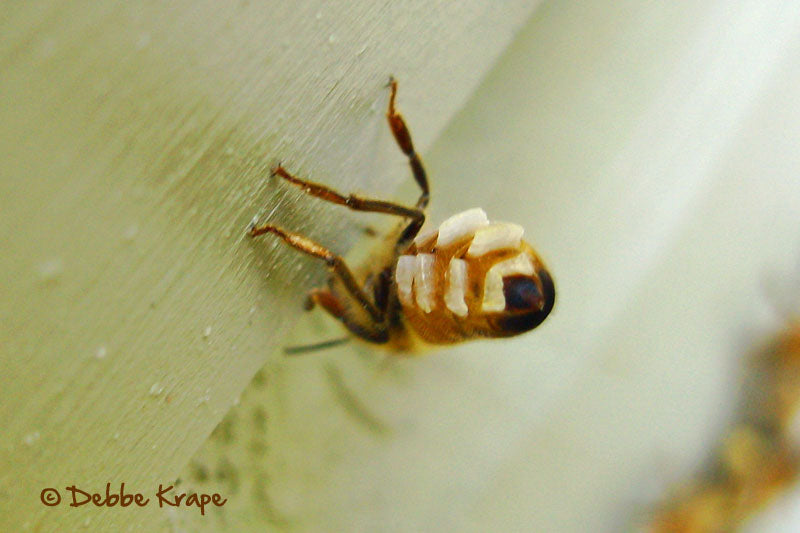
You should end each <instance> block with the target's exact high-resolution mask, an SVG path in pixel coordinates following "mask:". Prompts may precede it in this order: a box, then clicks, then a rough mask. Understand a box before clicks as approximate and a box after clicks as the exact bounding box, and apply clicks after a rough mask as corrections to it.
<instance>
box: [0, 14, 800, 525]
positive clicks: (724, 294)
mask: <svg viewBox="0 0 800 533" xmlns="http://www.w3.org/2000/svg"><path fill="white" fill-rule="evenodd" d="M798 7H800V4H798V3H797V2H778V1H766V2H764V1H761V2H755V1H752V2H751V1H746V2H740V3H737V4H736V6H732V5H731V4H730V3H726V2H721V1H719V2H683V3H679V4H675V5H672V4H670V5H660V4H656V5H654V4H641V3H639V2H633V1H623V2H613V3H612V2H603V1H592V2H550V1H545V2H541V3H535V2H521V1H518V2H509V3H507V4H506V5H504V6H503V7H495V8H487V7H483V6H481V5H480V3H479V2H465V3H463V5H460V6H458V7H457V8H456V7H448V6H439V5H433V6H431V5H426V3H424V2H408V3H392V4H384V5H378V4H374V3H370V5H367V3H363V5H362V3H360V2H349V3H342V4H341V5H336V4H329V3H323V2H308V3H305V4H303V5H302V6H301V7H299V8H292V9H289V8H286V7H282V6H279V5H277V3H276V4H275V5H272V3H267V4H265V5H251V4H241V3H240V4H236V5H233V4H230V5H228V4H212V3H192V4H191V5H190V4H189V3H185V4H184V3H175V4H174V5H172V6H170V7H164V6H155V5H141V6H139V7H136V8H132V7H126V6H123V5H121V4H112V3H108V4H104V5H103V6H99V7H98V6H97V5H94V4H90V3H85V4H78V5H67V4H61V3H59V2H50V3H47V2H44V3H40V4H37V5H36V6H23V5H21V4H20V5H17V4H15V5H14V6H9V8H8V10H7V12H6V14H5V15H4V16H3V17H2V18H0V30H2V31H0V35H2V36H3V37H2V38H1V40H0V52H2V53H0V68H2V71H0V72H2V74H0V89H2V93H3V95H4V96H3V98H2V99H1V100H0V119H1V120H0V160H2V161H3V163H2V164H0V236H1V238H2V243H3V245H4V248H5V250H6V253H5V254H3V257H2V258H0V269H2V271H3V274H4V284H3V287H4V293H5V294H4V296H5V297H4V298H3V302H2V308H0V312H2V326H0V349H2V354H1V355H2V357H1V358H0V383H2V387H0V389H2V392H0V395H1V396H0V397H2V402H0V405H2V407H0V423H2V427H4V428H6V429H5V431H4V433H3V435H0V446H2V448H0V449H2V453H1V454H0V506H1V507H0V511H2V512H0V525H4V526H5V527H4V529H9V530H20V529H30V530H41V531H50V530H56V529H57V528H58V527H59V526H60V527H68V526H74V527H73V528H77V527H84V528H86V529H88V530H98V531H104V530H109V531H111V530H120V529H123V528H124V527H129V528H131V529H136V528H139V529H142V528H143V529H147V530H153V529H157V528H161V529H163V530H165V531H222V530H228V531H248V530H259V531H261V530H264V529H267V530H270V529H272V530H292V531H559V532H560V531H564V532H572V531H575V532H578V531H628V530H657V528H658V527H662V528H663V529H662V530H664V531H714V530H730V529H732V528H736V527H742V528H745V530H747V531H787V530H792V529H793V528H794V527H797V524H798V523H800V504H798V502H800V492H798V491H797V489H796V488H795V486H794V472H795V470H796V468H797V463H796V461H795V451H794V450H795V447H794V445H793V439H792V437H791V435H792V428H793V425H792V422H793V419H792V415H793V406H794V402H793V400H794V396H793V391H794V390H796V389H795V388H794V382H793V380H792V377H793V376H796V375H797V372H798V370H797V368H796V366H797V365H796V364H793V357H795V358H797V357H800V355H799V354H798V350H797V347H796V344H792V341H791V339H793V338H794V337H793V336H792V335H796V331H797V330H796V327H797V326H796V325H793V324H795V323H794V322H793V320H794V318H796V313H797V311H798V309H800V267H798V265H800V232H799V231H798V228H799V227H800V226H799V225H798V220H800V204H799V203H798V199H800V180H798V179H797V177H796V174H797V172H798V170H799V169H800V152H798V151H797V149H796V146H797V140H798V139H800V106H798V104H797V98H796V91H797V90H796V88H797V86H798V83H800V9H798ZM389 74H393V75H394V76H395V77H397V78H398V79H399V80H400V93H399V106H400V109H401V111H402V112H403V114H404V115H405V117H406V120H407V121H408V123H409V126H410V128H411V131H412V133H413V134H414V136H415V140H416V141H417V144H418V146H420V148H421V149H420V151H421V153H422V154H423V159H424V161H425V163H426V165H427V168H428V172H429V176H430V179H431V183H432V202H431V208H430V211H429V213H430V216H431V218H432V219H433V220H434V221H436V222H438V221H441V220H443V219H444V218H446V217H447V216H449V215H450V214H452V213H454V212H457V211H461V210H464V209H467V208H470V207H475V206H480V207H483V208H484V209H485V210H486V212H487V213H488V215H489V217H490V218H494V219H501V220H509V221H514V222H517V223H519V224H521V225H523V226H524V227H525V230H526V238H527V240H529V242H531V243H532V244H533V245H534V247H535V248H536V249H537V250H538V251H539V252H540V254H541V255H542V256H543V258H544V259H545V261H547V263H548V266H549V267H550V270H551V272H552V273H553V275H554V278H555V281H556V284H557V289H558V300H557V307H556V309H555V311H554V313H553V314H552V315H551V316H550V317H549V318H548V320H547V322H546V323H545V324H544V325H543V326H541V327H540V328H538V329H537V330H535V331H534V332H532V333H530V334H528V335H525V336H522V337H519V338H515V339H511V340H507V341H479V342H474V343H469V344H464V345H463V346H461V345H460V346H455V347H451V348H446V349H441V350H438V351H435V352H433V353H431V354H430V355H428V356H426V357H423V358H416V359H392V358H386V357H385V356H384V355H383V354H381V353H378V352H375V351H373V350H371V349H370V348H369V347H365V346H362V345H358V344H349V345H346V346H343V347H340V348H337V349H333V350H330V351H326V352H323V353H320V354H316V355H309V356H306V357H299V358H284V357H283V355H282V352H281V348H282V347H283V346H286V345H292V344H301V343H305V342H313V341H316V340H326V339H329V338H333V337H336V336H339V334H340V329H339V327H338V325H337V324H335V323H332V322H331V321H329V320H327V319H326V318H325V317H323V316H321V314H320V313H314V314H311V315H303V314H302V310H301V307H302V300H303V295H304V293H305V292H306V291H307V290H308V289H309V288H311V287H313V286H315V285H316V284H319V283H321V282H322V281H323V280H324V278H325V272H324V269H323V268H322V267H321V265H319V264H318V263H317V262H314V261H313V260H309V259H306V258H304V257H298V255H299V254H294V253H292V251H291V250H286V249H284V248H282V247H280V246H278V245H277V243H274V242H270V241H269V240H264V241H262V242H258V243H252V242H250V241H248V240H246V239H245V238H244V230H245V228H246V226H247V223H248V222H249V221H250V220H251V219H252V218H253V217H254V216H259V217H260V219H262V220H274V221H276V222H279V223H281V224H283V225H286V226H289V227H292V228H293V229H295V230H298V231H303V232H305V233H307V234H309V235H310V236H312V237H313V238H315V239H317V240H319V241H320V242H323V243H325V244H328V245H329V246H331V247H332V248H334V249H336V250H337V251H340V252H342V253H344V252H347V251H348V250H351V257H352V259H353V261H358V258H359V257H363V256H364V252H363V251H364V249H367V248H368V247H369V245H370V243H369V242H366V241H365V239H364V237H363V235H362V232H361V231H360V230H359V228H361V227H362V226H363V225H364V224H373V225H375V226H376V227H378V228H381V227H385V226H382V224H383V223H382V222H381V220H380V219H379V218H373V217H370V216H364V215H355V214H352V213H347V212H344V213H343V212H342V211H343V210H341V209H336V208H335V206H327V205H324V204H322V203H320V202H315V201H313V200H310V199H308V198H306V197H302V196H301V195H300V194H299V192H298V191H295V190H290V189H288V188H286V187H282V186H280V185H279V184H275V183H273V182H270V181H269V180H268V178H267V175H268V169H269V167H270V165H271V164H273V163H274V162H275V161H277V160H281V161H283V162H284V164H286V165H287V166H291V168H292V169H293V170H295V171H296V172H297V173H298V174H300V175H304V176H309V177H311V178H312V179H314V180H317V181H320V182H324V183H328V184H330V185H332V186H335V187H336V188H338V189H340V190H342V191H346V192H349V191H357V192H360V193H362V194H365V195H371V196H379V197H389V198H396V199H401V200H406V201H411V200H410V199H412V198H414V197H415V190H414V184H413V183H412V181H411V179H410V175H409V173H408V170H407V165H406V163H405V161H404V160H403V158H402V157H401V156H400V155H399V153H397V151H396V147H395V146H394V145H393V141H392V139H391V136H390V134H389V132H388V128H387V127H386V124H385V120H384V118H383V111H384V109H385V105H386V98H387V93H386V90H385V88H384V87H383V86H384V85H385V82H386V79H387V77H388V75H389ZM792 328H795V329H792ZM787 331H788V332H789V333H786V332H787ZM792 332H794V333H792ZM785 335H788V337H787V336H785ZM786 339H789V340H786ZM792 354H794V355H792ZM254 376H255V377H254ZM776 391H780V392H779V393H778V392H776ZM765 472H766V473H770V475H763V476H762V475H760V474H761V473H765ZM175 480H178V486H179V487H182V488H183V489H185V490H195V491H201V492H214V491H216V492H220V493H221V494H223V495H224V496H226V497H227V498H228V503H227V504H226V505H225V506H224V507H222V508H217V509H207V512H206V515H205V516H200V515H199V514H198V513H197V512H196V511H194V510H188V509H183V508H178V509H158V508H157V507H155V506H153V505H152V504H151V505H150V506H148V507H147V508H143V509H140V510H137V509H119V508H115V509H105V508H104V509H96V508H95V509H89V508H87V507H83V508H79V509H71V508H68V507H66V506H64V505H63V504H62V505H61V506H58V507H53V508H48V507H45V506H44V505H42V504H41V502H40V501H39V491H41V490H42V489H43V488H45V487H47V486H53V487H62V486H66V485H69V484H72V483H76V484H78V485H85V486H87V487H91V488H93V489H94V490H102V489H103V488H104V486H105V483H106V482H108V481H111V482H114V483H119V482H125V483H126V486H131V487H135V488H136V489H137V490H141V491H151V487H152V488H155V487H157V485H158V483H167V482H174V481H175ZM686 509H689V510H688V511H687V510H686ZM693 509H694V511H693ZM679 516H690V517H692V518H691V519H687V520H688V522H687V523H688V524H689V525H684V526H681V527H682V528H681V527H679V526H678V524H679V522H678V518H676V517H679ZM697 517H701V518H697ZM692 520H694V521H692ZM703 524H705V525H703ZM690 526H693V527H694V529H692V528H691V527H690Z"/></svg>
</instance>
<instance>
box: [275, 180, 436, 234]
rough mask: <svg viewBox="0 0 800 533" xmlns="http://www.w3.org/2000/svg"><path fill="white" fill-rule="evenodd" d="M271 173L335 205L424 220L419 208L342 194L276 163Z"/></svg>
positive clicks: (416, 220)
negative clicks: (304, 178) (290, 171)
mask: <svg viewBox="0 0 800 533" xmlns="http://www.w3.org/2000/svg"><path fill="white" fill-rule="evenodd" d="M272 174H273V175H274V176H278V177H280V178H282V179H284V180H286V181H288V182H289V183H291V184H293V185H297V186H298V187H300V188H301V189H303V192H305V193H307V194H310V195H311V196H315V197H317V198H320V199H322V200H326V201H328V202H331V203H334V204H337V205H343V206H345V207H348V208H350V209H352V210H353V211H367V212H371V213H386V214H388V215H397V216H400V217H406V218H410V219H412V220H413V221H414V222H416V223H419V224H420V225H421V224H422V222H424V221H425V213H423V212H422V211H421V210H420V209H412V208H409V207H405V206H403V205H400V204H396V203H394V202H386V201H383V200H371V199H369V198H361V197H360V196H356V195H354V194H350V195H348V196H344V195H343V194H340V193H338V192H336V191H335V190H333V189H331V188H330V187H327V186H325V185H321V184H319V183H314V182H311V181H307V180H303V179H300V178H298V177H296V176H293V175H292V174H289V172H287V171H286V169H285V168H283V167H282V166H281V165H278V166H277V167H276V168H275V169H274V170H273V171H272Z"/></svg>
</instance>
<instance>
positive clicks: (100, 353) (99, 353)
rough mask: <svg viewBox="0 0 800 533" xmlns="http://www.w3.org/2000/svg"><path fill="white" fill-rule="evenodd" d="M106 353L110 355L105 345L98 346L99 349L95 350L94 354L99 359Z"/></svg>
mask: <svg viewBox="0 0 800 533" xmlns="http://www.w3.org/2000/svg"><path fill="white" fill-rule="evenodd" d="M106 355H108V350H107V349H106V347H105V346H98V347H97V350H96V351H95V352H94V356H95V358H97V359H103V358H104V357H105V356H106Z"/></svg>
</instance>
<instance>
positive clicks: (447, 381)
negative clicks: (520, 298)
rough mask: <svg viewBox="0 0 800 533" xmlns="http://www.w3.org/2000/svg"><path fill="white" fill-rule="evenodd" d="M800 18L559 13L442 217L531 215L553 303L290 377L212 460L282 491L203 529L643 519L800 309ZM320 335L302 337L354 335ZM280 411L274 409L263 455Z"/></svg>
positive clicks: (416, 527)
mask: <svg viewBox="0 0 800 533" xmlns="http://www.w3.org/2000/svg"><path fill="white" fill-rule="evenodd" d="M570 4H571V5H570ZM798 7H800V6H798V4H797V3H796V2H792V3H787V2H777V1H772V2H743V3H739V4H737V8H736V9H734V8H733V7H731V4H730V3H727V2H681V3H670V4H664V3H662V4H653V3H641V2H633V1H629V2H615V3H613V7H611V3H609V2H589V3H586V2H580V3H578V2H575V3H564V2H550V3H546V4H545V5H543V6H542V7H541V8H539V10H538V11H537V12H536V14H535V15H534V17H533V19H532V20H531V21H530V23H529V24H528V26H527V27H526V28H525V29H524V31H523V32H522V33H521V34H520V35H519V36H518V38H517V39H516V40H515V42H514V44H513V45H512V46H511V47H510V48H509V50H508V51H507V53H506V54H505V55H504V56H503V58H502V60H501V61H500V63H499V65H498V67H497V68H496V69H494V70H493V72H492V73H491V75H490V76H489V77H488V79H487V80H486V82H485V83H484V84H483V85H482V86H481V87H480V89H479V90H478V91H477V92H476V94H475V95H474V97H473V98H472V99H471V100H470V102H469V103H468V104H467V106H466V107H465V109H464V110H463V111H462V113H460V114H459V116H458V117H457V118H456V119H455V121H454V122H452V123H451V124H450V126H449V127H448V128H447V130H445V132H444V133H443V134H442V136H441V137H440V139H439V140H438V141H437V143H436V144H435V146H434V147H433V149H432V150H431V151H430V153H428V154H426V155H427V157H426V161H427V163H428V167H429V169H430V174H431V176H432V180H433V185H434V200H433V205H432V212H433V213H434V218H438V219H439V220H441V219H442V218H444V217H445V216H447V215H448V214H450V213H452V212H454V211H457V210H462V209H465V208H468V207H473V206H475V205H481V206H482V207H484V208H485V209H486V210H487V212H488V213H489V215H490V217H495V218H501V219H505V220H513V221H515V222H519V223H521V224H523V225H524V226H525V228H526V235H527V236H528V238H529V239H530V240H531V242H532V243H533V244H534V245H535V246H536V247H537V248H538V249H539V251H540V252H541V253H542V254H543V256H544V258H545V259H546V260H547V261H548V262H549V265H550V267H551V269H552V271H553V273H554V275H555V278H556V282H557V284H558V288H559V299H558V303H557V308H556V311H555V313H554V315H553V316H552V317H551V318H549V319H548V321H547V323H546V324H545V325H544V326H542V328H541V329H540V330H537V331H536V332H533V333H531V334H529V335H526V336H524V337H521V338H518V339H514V340H510V341H507V342H494V341H493V342H478V343H473V344H468V345H464V346H459V347H456V348H453V349H448V350H443V351H441V352H439V353H438V354H436V355H432V356H430V357H427V358H423V359H418V360H410V361H395V362H389V363H385V362H383V361H381V360H380V358H375V357H373V358H370V357H369V352H368V351H367V350H366V349H360V348H359V349H355V350H354V349H353V348H343V349H339V350H335V351H331V352H330V353H326V354H324V355H320V356H319V358H311V357H309V358H304V359H295V360H290V361H284V362H279V363H277V365H276V366H274V367H269V368H268V369H267V374H268V375H269V376H271V378H270V379H271V381H270V382H269V384H270V385H271V387H269V386H268V387H267V388H257V387H253V388H252V389H251V390H249V391H248V392H247V393H246V394H245V395H244V397H243V399H242V404H241V406H240V407H239V408H237V409H236V410H234V411H233V412H232V413H231V415H230V416H232V417H233V418H235V420H236V421H237V422H236V423H235V424H234V428H233V430H232V431H234V433H236V432H237V431H238V432H239V433H238V434H239V435H241V438H240V439H239V440H238V441H235V442H231V443H227V444H224V443H221V442H220V439H219V438H217V439H212V441H210V442H209V443H208V444H207V446H206V447H205V448H204V450H203V451H202V453H201V454H200V455H199V456H198V457H197V458H196V460H197V461H199V462H202V463H203V464H206V465H209V467H211V468H213V467H214V465H216V464H218V462H219V461H220V460H223V459H230V458H233V460H235V461H239V463H238V464H239V465H240V472H241V473H242V477H243V478H244V479H245V481H243V482H242V483H241V484H242V485H246V484H247V483H249V481H247V480H248V479H250V477H249V475H248V472H249V473H253V476H252V477H254V478H255V477H257V476H259V475H261V476H267V477H268V482H263V483H261V484H260V485H259V483H255V485H256V486H261V487H265V488H266V491H267V493H268V499H264V498H261V499H259V498H258V497H254V499H253V500H252V502H253V503H250V504H249V507H248V504H247V503H242V500H240V503H241V507H239V508H235V509H234V508H233V507H231V508H230V509H226V511H225V512H223V513H221V514H220V516H215V518H214V520H219V521H217V522H212V521H206V522H200V523H202V524H205V525H207V526H208V527H209V528H214V527H218V524H221V523H226V522H225V520H228V521H229V522H227V523H230V521H231V520H234V523H236V522H235V520H243V521H245V522H247V521H252V523H260V522H259V521H260V520H267V521H272V523H273V524H276V525H281V526H286V527H288V528H290V529H293V530H297V531H339V530H343V531H520V532H527V531H556V532H573V531H574V532H585V531H615V532H616V531H624V530H627V529H628V528H630V527H632V526H633V524H634V523H635V522H636V521H637V519H639V518H641V516H642V515H644V514H645V513H646V510H647V509H648V505H649V504H650V503H652V502H653V501H654V500H655V499H657V498H658V497H659V495H661V494H662V490H663V489H664V488H665V487H668V486H669V484H670V482H675V481H678V480H680V479H682V477H683V476H685V475H687V474H688V473H689V472H691V470H692V468H693V467H694V466H695V465H696V464H697V462H698V461H699V460H700V459H701V458H703V457H704V456H705V453H706V450H707V448H708V446H709V445H710V444H712V443H713V442H714V441H715V439H716V438H717V436H718V432H719V431H721V430H722V428H723V427H724V417H725V415H726V414H728V413H729V411H730V409H731V405H732V402H733V400H734V399H735V390H736V389H735V385H736V383H737V381H736V377H735V376H736V372H738V371H739V364H740V362H741V359H742V357H743V356H744V355H746V354H747V352H748V350H749V348H750V347H751V346H752V345H753V344H754V343H755V341H757V340H759V339H760V338H761V337H762V336H763V335H766V334H767V333H768V332H769V331H772V330H773V328H777V327H779V324H780V320H779V318H778V317H777V316H776V315H777V313H776V312H775V308H776V307H779V308H794V309H799V308H800V304H798V303H797V302H798V296H800V294H798V292H797V290H796V289H795V290H794V292H792V290H788V289H783V288H779V289H778V290H777V291H774V290H772V292H770V290H768V289H767V288H765V287H769V286H778V287H783V286H784V285H786V286H789V287H791V286H792V281H793V280H794V281H796V280H797V279H798V278H796V276H798V275H800V274H798V273H797V272H796V271H795V270H794V264H795V263H796V261H797V259H798V257H800V249H798V240H799V239H800V225H798V220H800V179H798V178H797V176H798V174H799V173H800V152H798V150H797V146H798V140H799V139H800V106H798V103H797V98H796V96H797V87H798V86H800V59H799V58H800V53H798V52H800V19H798V14H800V10H799V9H798ZM407 109H408V111H409V112H408V115H409V116H410V117H414V118H415V117H416V113H415V112H414V110H413V105H411V106H407ZM412 126H415V122H414V121H413V120H412ZM412 189H413V187H412V186H411V185H408V186H407V187H406V188H405V191H406V192H409V191H411V190H412ZM770 280H772V282H774V283H773V285H770V283H769V282H770ZM774 284H776V285H774ZM319 321H320V319H319V318H313V319H311V320H310V324H311V325H309V326H308V329H306V330H303V331H302V332H298V334H297V335H296V339H297V340H302V339H307V340H310V338H311V337H312V336H315V338H317V337H316V335H322V336H330V335H335V334H336V331H337V330H336V329H335V327H327V328H326V329H325V330H324V332H321V331H318V332H313V328H314V327H315V325H318V324H319V323H320V322H319ZM331 365H333V366H331ZM329 368H335V369H338V372H339V375H340V376H341V378H342V381H344V382H345V383H346V385H347V390H349V391H350V394H352V395H353V396H354V397H356V398H358V399H359V401H360V402H361V403H362V404H363V406H364V408H365V409H366V410H367V411H368V413H369V417H374V418H375V420H377V421H378V422H379V423H378V424H377V425H376V424H375V423H374V422H370V423H366V424H365V423H363V419H364V416H363V414H361V415H359V413H358V412H357V411H354V410H353V408H352V406H350V407H348V402H346V401H343V399H342V397H341V394H339V393H337V390H339V389H338V388H337V386H335V385H334V384H333V381H335V380H333V381H332V379H331V372H330V370H326V369H329ZM259 405H272V406H273V407H274V408H273V409H272V410H271V411H270V419H269V421H268V423H267V425H266V430H265V431H264V433H263V434H262V435H263V436H264V438H265V439H266V444H267V446H268V448H267V450H266V451H265V452H264V455H263V456H262V457H260V458H257V459H256V458H254V454H249V452H248V451H247V449H246V447H247V443H248V442H249V438H250V436H251V435H253V434H260V433H259V432H258V430H256V429H254V428H255V424H254V423H253V422H252V421H251V419H250V417H251V416H252V412H253V410H254V409H256V408H257V407H258V406H259ZM359 421H361V422H359ZM187 474H190V473H189V472H187ZM197 486H204V487H209V486H214V484H213V483H206V484H203V483H198V484H197ZM222 488H223V490H225V485H224V484H223V485H222ZM243 490H244V489H243ZM249 497H250V496H249V494H246V495H245V496H244V497H243V499H245V498H249ZM265 502H268V503H269V506H268V507H267V506H265ZM265 509H268V512H266V511H265ZM228 511H230V512H228ZM790 519H791V518H790V517H789V518H787V517H786V516H784V517H780V518H774V519H773V521H772V522H769V520H766V521H765V522H761V523H757V524H755V525H754V527H755V528H757V529H756V530H762V531H763V530H768V531H787V530H791V526H789V525H788V524H790V522H786V520H790ZM781 520H784V522H781ZM197 522H198V521H195V523H197ZM776 524H777V525H776ZM769 527H771V528H772V529H768V528H769ZM759 528H760V529H759Z"/></svg>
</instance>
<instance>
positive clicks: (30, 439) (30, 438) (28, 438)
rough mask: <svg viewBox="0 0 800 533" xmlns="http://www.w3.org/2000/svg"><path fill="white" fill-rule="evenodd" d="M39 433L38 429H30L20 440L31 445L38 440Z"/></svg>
mask: <svg viewBox="0 0 800 533" xmlns="http://www.w3.org/2000/svg"><path fill="white" fill-rule="evenodd" d="M40 436H41V435H40V434H39V432H38V431H32V432H30V433H28V434H27V435H25V437H23V439H22V442H24V443H25V444H26V445H28V446H33V444H34V443H35V442H36V441H37V440H39V437H40Z"/></svg>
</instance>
